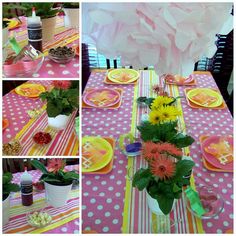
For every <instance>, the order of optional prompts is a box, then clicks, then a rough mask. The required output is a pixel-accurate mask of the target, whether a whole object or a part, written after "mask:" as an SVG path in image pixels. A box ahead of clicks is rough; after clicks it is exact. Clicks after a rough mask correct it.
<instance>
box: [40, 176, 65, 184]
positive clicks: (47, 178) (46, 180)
mask: <svg viewBox="0 0 236 236" xmlns="http://www.w3.org/2000/svg"><path fill="white" fill-rule="evenodd" d="M43 181H45V182H57V183H61V182H62V181H61V180H60V179H57V178H55V177H54V178H52V177H46V178H44V179H43Z"/></svg>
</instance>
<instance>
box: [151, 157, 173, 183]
mask: <svg viewBox="0 0 236 236" xmlns="http://www.w3.org/2000/svg"><path fill="white" fill-rule="evenodd" d="M150 169H151V173H152V174H153V175H155V176H158V177H159V178H160V179H161V180H165V179H168V178H171V177H173V176H174V174H175V163H174V162H173V161H172V160H171V158H168V157H166V156H165V155H160V157H159V158H156V159H153V160H152V161H151V162H150Z"/></svg>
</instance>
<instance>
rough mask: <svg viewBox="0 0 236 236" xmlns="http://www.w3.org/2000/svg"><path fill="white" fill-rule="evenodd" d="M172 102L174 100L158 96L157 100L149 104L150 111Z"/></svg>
mask: <svg viewBox="0 0 236 236" xmlns="http://www.w3.org/2000/svg"><path fill="white" fill-rule="evenodd" d="M173 101H174V98H171V97H167V96H158V97H157V98H155V100H154V101H153V102H152V104H151V109H152V110H156V109H158V108H159V107H160V106H163V105H168V104H170V103H171V102H173Z"/></svg>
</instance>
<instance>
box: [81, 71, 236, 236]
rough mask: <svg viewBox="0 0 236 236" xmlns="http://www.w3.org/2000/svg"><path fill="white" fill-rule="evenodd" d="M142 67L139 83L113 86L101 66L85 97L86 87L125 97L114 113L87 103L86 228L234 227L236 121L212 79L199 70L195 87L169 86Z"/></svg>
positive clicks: (198, 230)
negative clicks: (235, 133)
mask: <svg viewBox="0 0 236 236" xmlns="http://www.w3.org/2000/svg"><path fill="white" fill-rule="evenodd" d="M115 70H116V69H113V71H115ZM119 70H122V69H119ZM137 72H138V73H139V79H138V80H137V83H136V84H132V82H131V83H127V84H119V81H118V82H117V83H115V84H109V85H108V84H107V83H106V77H107V74H109V71H104V70H101V71H98V70H96V71H94V72H92V74H91V76H90V79H89V80H88V84H87V86H86V88H85V93H84V94H85V95H83V98H82V99H83V102H86V101H85V99H84V97H85V96H86V89H87V88H96V89H97V90H99V91H106V89H108V88H109V89H114V90H115V89H117V88H121V89H122V90H123V98H122V103H121V106H120V107H118V108H116V109H112V110H111V109H109V106H106V105H104V107H99V106H94V107H91V108H90V109H86V108H84V107H83V117H82V132H83V134H82V136H83V138H82V173H83V183H82V185H83V203H82V204H83V205H82V209H83V225H82V229H83V232H90V231H95V232H97V233H227V232H231V231H232V228H233V205H232V204H233V189H232V188H233V182H232V178H233V175H232V171H233V141H232V140H233V120H232V117H231V114H230V112H229V110H228V108H227V106H226V105H225V102H224V99H223V98H222V96H221V94H220V92H219V90H218V88H217V86H216V84H215V82H214V80H213V77H212V76H211V74H210V73H209V72H198V71H195V72H193V73H192V74H191V76H190V77H191V79H194V81H195V83H196V84H195V85H194V86H193V85H189V86H188V85H179V84H169V83H166V79H165V78H166V76H158V75H157V74H156V73H155V71H153V70H139V71H137ZM125 73H127V72H125ZM122 76H123V75H122ZM157 87H158V89H157ZM153 88H154V89H153ZM187 89H190V91H193V92H192V94H191V93H190V94H188V93H186V90H187ZM203 91H204V92H203ZM205 91H207V93H205ZM158 93H159V94H158ZM160 93H161V95H160ZM163 95H164V96H163ZM166 95H167V96H166ZM97 96H98V97H100V96H101V93H98V94H97ZM105 97H106V96H105ZM85 98H86V97H85ZM95 98H97V97H96V96H95ZM190 99H191V100H190ZM140 101H141V102H140ZM190 102H191V103H192V104H193V105H192V104H190ZM167 104H169V105H167ZM163 114H164V115H163ZM165 119H167V121H165V122H164V123H160V124H159V122H163V121H164V120H165ZM161 126H162V128H161ZM174 134H175V135H174ZM169 135H170V136H169ZM173 135H174V136H175V137H176V140H174V139H173V138H171V137H172V136H173ZM108 137H109V138H110V139H112V141H113V142H111V141H110V140H108ZM160 139H161V140H163V141H161V142H160ZM159 143H160V144H159ZM140 147H141V148H140ZM152 150H153V151H152ZM154 150H155V151H154ZM156 150H160V153H159V154H158V156H159V159H155V158H157V156H156V155H157V154H156ZM161 150H163V151H161ZM167 153H168V155H167ZM154 154H155V155H154ZM168 156H169V157H170V160H169V159H168ZM173 158H174V159H173ZM157 160H159V162H158V161H157ZM164 163H169V164H168V167H167V164H164ZM178 163H179V164H178ZM162 165H163V166H162ZM182 165H183V166H182ZM148 166H149V168H148V169H147V167H148ZM158 166H159V167H160V166H162V167H161V169H157V167H158ZM163 168H164V169H165V168H166V169H165V170H166V172H165V175H163V173H164V172H163V171H164V169H163ZM160 170H162V172H161V171H160ZM178 170H181V171H182V174H183V175H184V176H183V177H182V178H180V179H179V178H177V177H176V176H178ZM182 174H181V176H182ZM153 176H159V177H158V178H161V180H160V179H159V180H158V181H157V184H159V185H160V184H162V183H163V184H165V185H164V186H163V190H162V191H164V192H165V193H166V194H167V193H168V194H169V195H168V194H167V195H164V196H165V198H167V197H168V196H169V203H168V201H166V200H165V199H162V198H161V194H160V193H161V192H160V191H161V190H159V192H155V191H157V190H155V189H158V188H160V186H161V185H160V186H159V187H156V188H153V187H152V186H154V185H153V184H154V182H153ZM171 178H174V179H175V181H177V182H175V183H176V185H175V187H174V192H173V193H171V191H172V190H171V191H170V190H168V188H169V187H168V185H167V183H168V181H169V180H170V179H171ZM177 179H178V180H177ZM173 181H174V180H173ZM179 181H182V182H181V183H180V182H179ZM223 182H227V184H226V185H224V187H223V186H222V184H223ZM181 186H182V187H181ZM145 189H146V190H145ZM144 190H145V191H144ZM152 191H154V192H152ZM156 194H157V195H156ZM173 194H174V195H173ZM170 196H172V197H173V196H174V197H173V198H172V197H170ZM170 199H172V200H170ZM173 199H174V200H173ZM157 203H159V204H157ZM155 205H157V207H158V209H159V210H157V209H156V208H155V207H154V208H153V206H155ZM213 225H217V227H213Z"/></svg>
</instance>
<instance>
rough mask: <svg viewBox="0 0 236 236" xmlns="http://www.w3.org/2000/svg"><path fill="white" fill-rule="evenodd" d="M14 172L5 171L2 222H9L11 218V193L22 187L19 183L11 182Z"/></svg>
mask: <svg viewBox="0 0 236 236" xmlns="http://www.w3.org/2000/svg"><path fill="white" fill-rule="evenodd" d="M12 178H13V176H12V174H11V173H10V172H6V173H3V178H2V184H3V187H2V200H3V203H2V214H3V216H2V224H3V225H5V224H7V223H8V221H9V218H10V193H11V192H17V191H20V187H19V185H17V184H13V183H11V181H12Z"/></svg>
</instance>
